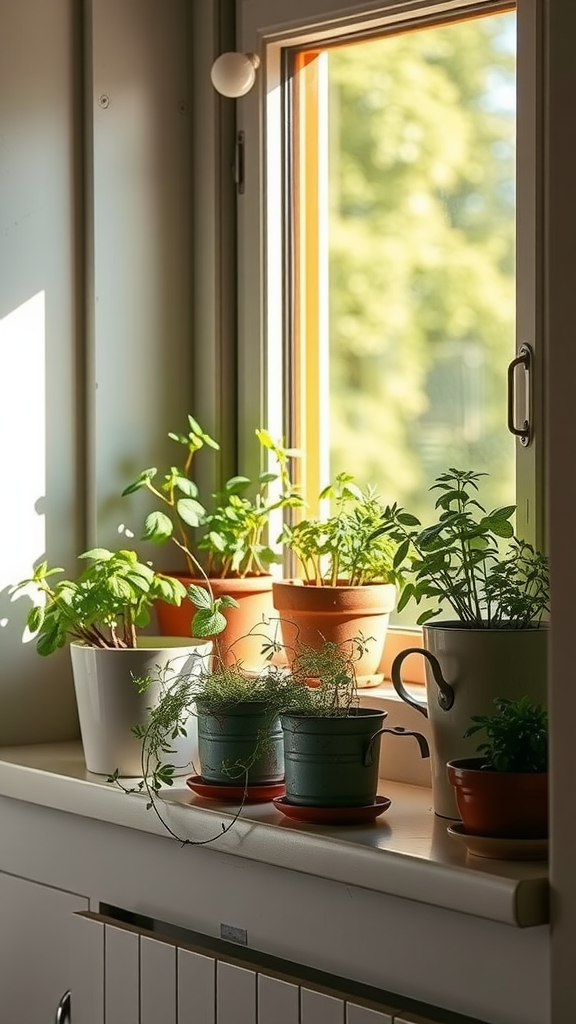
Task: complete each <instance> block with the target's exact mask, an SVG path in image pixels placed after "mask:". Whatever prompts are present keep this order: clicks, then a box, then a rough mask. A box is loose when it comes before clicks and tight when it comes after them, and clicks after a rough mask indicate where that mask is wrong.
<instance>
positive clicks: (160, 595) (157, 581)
mask: <svg viewBox="0 0 576 1024" xmlns="http://www.w3.org/2000/svg"><path fill="white" fill-rule="evenodd" d="M79 558H81V559H84V560H85V561H86V562H87V563H88V564H87V565H86V567H85V568H84V570H83V571H82V572H81V573H80V575H79V576H78V577H77V578H76V579H75V580H68V579H64V580H59V581H58V582H56V583H55V582H53V577H54V576H56V575H58V574H59V573H62V572H63V571H64V570H63V569H60V568H49V566H48V563H47V562H42V563H41V564H40V565H39V566H37V568H36V569H35V570H34V572H33V575H32V576H31V577H30V578H29V579H26V580H22V581H21V582H20V583H18V584H16V585H15V586H14V587H12V588H11V593H12V594H23V593H27V594H35V596H37V597H41V598H42V603H41V604H35V605H34V606H33V607H32V608H31V610H30V612H29V614H28V620H27V624H28V628H29V630H30V632H31V633H33V634H36V649H37V651H38V653H39V654H41V655H49V654H52V653H53V652H54V651H56V650H58V649H59V648H61V647H63V646H64V644H65V643H66V642H67V641H69V640H75V641H79V642H81V643H85V644H89V645H91V646H93V647H104V648H126V647H136V646H137V633H138V630H139V629H142V628H144V627H145V626H147V625H148V623H149V621H150V611H151V609H152V606H153V604H154V602H155V601H156V600H158V599H161V600H163V601H166V602H168V603H169V604H175V605H178V604H180V602H181V601H182V599H183V598H184V597H185V595H186V588H185V587H184V586H183V584H182V583H180V581H179V580H177V579H174V578H172V577H170V576H166V575H164V574H163V573H158V572H155V571H154V569H153V568H152V566H151V564H150V563H148V562H141V561H140V560H139V558H138V555H137V553H136V552H135V551H129V550H120V551H116V552H112V551H109V550H108V549H106V548H92V549H91V550H90V551H85V552H84V553H83V554H81V555H80V556H79ZM214 610H215V611H218V612H219V609H214ZM220 614H221V613H220ZM198 635H208V634H207V633H203V634H198Z"/></svg>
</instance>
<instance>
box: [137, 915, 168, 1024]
mask: <svg viewBox="0 0 576 1024" xmlns="http://www.w3.org/2000/svg"><path fill="white" fill-rule="evenodd" d="M160 1021H161V1022H162V1024H176V948H175V947H174V946H172V945H169V944H168V943H166V942H159V941H158V939H151V938H148V937H147V936H146V935H141V936H140V1021H139V1024H159V1022H160Z"/></svg>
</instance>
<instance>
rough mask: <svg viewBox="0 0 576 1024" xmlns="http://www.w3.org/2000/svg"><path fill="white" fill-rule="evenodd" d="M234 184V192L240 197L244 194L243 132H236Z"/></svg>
mask: <svg viewBox="0 0 576 1024" xmlns="http://www.w3.org/2000/svg"><path fill="white" fill-rule="evenodd" d="M234 183H235V185H236V192H237V193H238V194H239V195H242V194H243V192H244V132H236V147H235V150H234Z"/></svg>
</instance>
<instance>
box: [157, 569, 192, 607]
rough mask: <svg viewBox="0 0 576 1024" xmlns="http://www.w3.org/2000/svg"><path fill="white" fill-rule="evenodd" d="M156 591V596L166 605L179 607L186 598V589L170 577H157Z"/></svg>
mask: <svg viewBox="0 0 576 1024" xmlns="http://www.w3.org/2000/svg"><path fill="white" fill-rule="evenodd" d="M156 589H157V591H158V596H159V597H161V598H162V600H163V601H166V602H167V603H168V604H174V605H180V604H182V601H183V599H184V598H185V597H186V587H185V586H184V584H183V583H181V582H180V580H175V579H173V578H172V577H170V576H157V577H156Z"/></svg>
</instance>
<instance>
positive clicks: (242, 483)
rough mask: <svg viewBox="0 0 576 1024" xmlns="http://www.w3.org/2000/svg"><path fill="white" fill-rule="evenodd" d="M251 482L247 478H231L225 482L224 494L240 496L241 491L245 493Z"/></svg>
mask: <svg viewBox="0 0 576 1024" xmlns="http://www.w3.org/2000/svg"><path fill="white" fill-rule="evenodd" d="M251 482H252V481H251V480H249V479H248V477H247V476H232V477H230V479H229V480H227V481H226V485H225V487H226V493H227V494H241V493H242V491H245V490H246V488H247V487H249V486H250V484H251Z"/></svg>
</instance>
